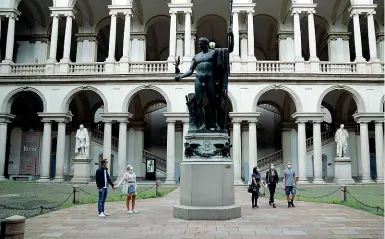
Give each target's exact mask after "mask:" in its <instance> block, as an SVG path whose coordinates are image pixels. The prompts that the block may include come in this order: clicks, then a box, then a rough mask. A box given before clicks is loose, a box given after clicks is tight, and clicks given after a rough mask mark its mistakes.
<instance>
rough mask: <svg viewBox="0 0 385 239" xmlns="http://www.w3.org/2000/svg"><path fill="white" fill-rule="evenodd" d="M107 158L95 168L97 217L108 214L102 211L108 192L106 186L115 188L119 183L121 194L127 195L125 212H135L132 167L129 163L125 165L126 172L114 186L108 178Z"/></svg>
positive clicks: (135, 188) (134, 179) (134, 182)
mask: <svg viewBox="0 0 385 239" xmlns="http://www.w3.org/2000/svg"><path fill="white" fill-rule="evenodd" d="M107 164H108V162H107V160H106V159H103V160H102V162H101V167H100V168H99V169H98V170H96V175H95V178H96V186H97V188H98V191H99V200H98V215H99V217H106V216H109V214H108V213H106V212H105V211H104V205H105V202H106V198H107V194H108V186H109V185H111V187H112V189H114V190H115V189H116V188H117V187H119V186H120V185H123V190H122V192H123V194H125V195H127V199H126V207H127V212H128V213H129V214H133V213H137V212H138V211H137V210H135V200H136V190H137V184H136V175H135V173H134V171H133V167H132V166H131V165H127V168H126V172H125V173H124V175H123V177H122V178H121V179H120V181H119V183H118V184H117V185H116V186H115V185H114V184H113V183H112V181H111V178H110V175H109V173H108V168H107ZM130 201H131V202H132V203H131V205H132V209H130Z"/></svg>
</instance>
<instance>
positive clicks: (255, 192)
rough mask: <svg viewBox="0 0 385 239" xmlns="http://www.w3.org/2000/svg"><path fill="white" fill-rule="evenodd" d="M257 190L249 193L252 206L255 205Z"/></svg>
mask: <svg viewBox="0 0 385 239" xmlns="http://www.w3.org/2000/svg"><path fill="white" fill-rule="evenodd" d="M258 194H259V193H258V190H257V191H253V192H252V193H251V205H252V206H254V205H257V201H258V196H259V195H258Z"/></svg>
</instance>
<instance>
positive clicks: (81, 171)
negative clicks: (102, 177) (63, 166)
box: [71, 159, 91, 183]
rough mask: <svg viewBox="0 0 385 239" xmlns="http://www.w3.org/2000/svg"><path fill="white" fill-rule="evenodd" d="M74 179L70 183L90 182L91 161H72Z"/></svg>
mask: <svg viewBox="0 0 385 239" xmlns="http://www.w3.org/2000/svg"><path fill="white" fill-rule="evenodd" d="M73 161H74V177H73V178H72V179H71V182H72V183H89V182H90V181H91V175H90V170H91V160H90V159H74V160H73Z"/></svg>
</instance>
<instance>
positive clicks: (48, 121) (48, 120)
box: [40, 118, 52, 124]
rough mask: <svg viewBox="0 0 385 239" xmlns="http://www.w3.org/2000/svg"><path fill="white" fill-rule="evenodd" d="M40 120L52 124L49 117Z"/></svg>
mask: <svg viewBox="0 0 385 239" xmlns="http://www.w3.org/2000/svg"><path fill="white" fill-rule="evenodd" d="M40 121H41V122H42V123H44V124H52V119H50V118H42V119H41V120H40Z"/></svg>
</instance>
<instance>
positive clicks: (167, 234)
mask: <svg viewBox="0 0 385 239" xmlns="http://www.w3.org/2000/svg"><path fill="white" fill-rule="evenodd" d="M179 192H180V191H179V188H178V189H176V190H175V191H174V192H172V193H170V194H168V195H167V196H166V197H163V198H159V199H147V200H141V201H138V202H137V206H138V208H137V209H138V210H139V213H138V214H127V212H126V208H125V203H124V202H114V203H107V205H106V212H108V213H110V214H111V216H109V217H107V218H98V217H97V205H96V204H90V205H79V206H74V207H72V208H67V209H63V210H60V211H55V212H51V213H48V214H44V215H41V216H37V217H34V218H31V219H28V220H27V222H26V234H25V238H28V239H30V238H42V239H47V238H67V239H71V238H84V239H86V238H104V239H109V238H153V239H155V238H156V239H159V238H172V239H174V238H175V239H176V238H178V239H181V238H211V239H219V238H224V239H225V238H237V239H238V238H239V239H249V238H250V239H252V238H253V239H254V238H256V239H264V238H285V239H286V238H287V239H291V238H296V239H301V238H311V239H316V238H341V239H347V238H360V239H364V238H381V239H382V238H384V218H383V217H380V216H376V215H373V214H369V213H367V212H364V211H359V210H355V209H352V208H349V207H344V206H340V205H331V204H319V203H308V202H296V203H295V205H296V207H295V208H287V202H285V201H277V208H275V209H274V208H272V207H270V206H269V205H268V199H266V198H262V199H260V200H259V203H258V204H259V208H258V209H254V210H253V209H252V208H251V200H250V195H249V194H248V193H247V192H246V190H245V189H244V188H236V201H237V203H238V204H241V205H242V218H239V219H234V220H229V221H185V220H181V219H176V218H174V217H173V216H172V212H173V205H174V204H176V203H178V201H179Z"/></svg>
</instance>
